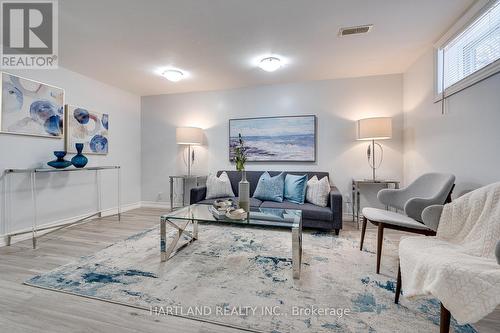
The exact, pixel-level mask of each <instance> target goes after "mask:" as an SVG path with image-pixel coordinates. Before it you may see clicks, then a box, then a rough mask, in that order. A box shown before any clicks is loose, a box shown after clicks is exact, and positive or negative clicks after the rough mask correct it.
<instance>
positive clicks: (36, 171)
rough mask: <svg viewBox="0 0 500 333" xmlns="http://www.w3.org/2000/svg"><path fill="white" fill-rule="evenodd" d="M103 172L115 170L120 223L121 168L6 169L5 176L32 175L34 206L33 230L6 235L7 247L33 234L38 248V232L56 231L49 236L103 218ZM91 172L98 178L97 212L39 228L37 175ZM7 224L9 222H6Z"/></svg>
mask: <svg viewBox="0 0 500 333" xmlns="http://www.w3.org/2000/svg"><path fill="white" fill-rule="evenodd" d="M102 170H115V171H116V177H117V186H116V193H117V205H118V211H117V214H113V215H117V216H118V221H120V220H121V194H120V192H121V189H120V187H121V175H120V166H99V167H87V168H72V167H70V168H67V169H53V168H34V169H6V170H5V171H4V175H5V176H8V175H10V174H15V173H18V174H19V173H24V174H29V175H30V188H31V201H32V204H33V220H32V226H31V230H25V231H19V232H13V233H8V234H6V236H7V245H10V243H11V238H12V237H15V236H19V235H24V234H27V233H31V234H32V240H33V248H34V249H35V248H36V241H37V237H41V236H37V232H38V231H43V230H48V229H54V230H52V231H50V232H47V233H45V234H44V235H47V234H49V233H51V232H54V231H57V230H60V229H62V228H66V227H68V226H71V225H73V224H76V223H82V222H83V221H84V220H87V219H89V218H91V217H94V216H99V217H100V216H102V212H103V210H102V207H101V178H100V171H102ZM85 171H86V172H89V171H94V172H95V173H96V177H97V186H96V195H97V212H95V213H91V214H89V215H86V216H84V217H82V218H79V219H78V220H76V221H72V222H68V223H64V224H59V225H56V226H45V227H38V221H37V220H38V216H37V191H36V178H37V174H39V173H66V172H85ZM3 194H4V201H5V202H4V207H7V187H6V186H4V193H3ZM5 219H6V220H7V216H6V215H5ZM6 222H7V221H6Z"/></svg>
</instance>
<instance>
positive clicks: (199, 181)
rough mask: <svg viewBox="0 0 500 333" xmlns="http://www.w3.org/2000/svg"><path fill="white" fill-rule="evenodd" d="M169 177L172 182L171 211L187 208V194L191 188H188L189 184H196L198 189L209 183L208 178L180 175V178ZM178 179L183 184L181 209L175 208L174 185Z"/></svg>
mask: <svg viewBox="0 0 500 333" xmlns="http://www.w3.org/2000/svg"><path fill="white" fill-rule="evenodd" d="M168 177H169V180H170V209H171V210H174V209H176V208H181V207H184V206H186V200H185V197H186V192H188V190H190V188H188V185H189V183H191V182H193V183H194V184H195V185H194V186H196V187H198V186H202V185H204V184H205V183H206V181H207V176H188V175H180V176H168ZM176 179H180V180H181V183H182V186H181V190H182V206H179V207H175V206H174V183H175V180H176Z"/></svg>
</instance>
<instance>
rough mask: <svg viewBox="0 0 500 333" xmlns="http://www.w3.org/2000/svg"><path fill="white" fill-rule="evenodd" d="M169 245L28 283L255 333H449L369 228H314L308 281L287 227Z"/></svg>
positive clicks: (154, 235)
mask: <svg viewBox="0 0 500 333" xmlns="http://www.w3.org/2000/svg"><path fill="white" fill-rule="evenodd" d="M173 235H174V231H173V230H172V234H171V236H173ZM159 243H160V240H159V230H158V228H155V229H150V230H146V231H144V232H141V233H139V234H137V235H134V236H132V237H129V238H128V239H126V240H124V241H121V242H118V243H116V244H114V245H112V246H110V247H108V248H105V249H104V250H101V251H99V252H97V253H95V254H93V255H90V256H86V257H82V258H80V259H79V260H78V261H76V262H74V263H71V264H68V265H65V266H61V267H59V268H57V269H55V270H53V271H50V272H48V273H45V274H42V275H39V276H35V277H33V278H31V279H30V280H29V281H27V282H26V284H28V285H32V286H37V287H41V288H47V289H51V290H57V291H62V292H66V293H71V294H76V295H80V296H85V297H92V298H97V299H101V300H105V301H111V302H115V303H120V304H124V305H128V306H133V307H139V308H143V309H145V310H146V311H149V312H150V313H151V315H153V316H161V315H166V314H173V315H178V316H185V317H190V318H194V319H197V320H203V321H209V322H216V323H221V324H223V325H229V326H235V327H240V328H244V329H247V330H252V331H264V332H438V331H439V327H438V325H439V302H438V301H437V300H435V299H420V300H413V301H410V300H407V299H405V298H404V296H403V297H401V302H400V305H396V304H394V289H395V277H396V270H397V257H396V255H397V249H396V244H395V243H391V242H390V241H386V242H384V254H383V257H382V262H383V266H382V272H383V274H382V275H377V274H375V273H374V271H375V254H374V253H373V248H374V246H375V242H374V238H373V235H372V233H369V235H367V240H366V250H365V251H363V252H361V251H359V232H355V231H352V232H347V231H345V232H341V236H340V237H336V236H333V235H332V234H329V233H317V232H306V233H305V234H304V236H303V252H304V255H303V265H302V273H301V278H300V280H294V279H293V278H292V264H291V259H290V258H291V233H290V232H289V231H286V230H276V229H266V228H251V227H241V226H229V225H214V224H202V225H200V230H199V240H197V241H195V242H194V243H192V244H190V245H189V246H187V247H186V248H184V249H183V250H182V251H181V252H179V253H178V254H177V255H176V256H174V257H173V258H172V259H170V260H169V261H167V262H165V263H161V262H160V253H159ZM452 325H453V328H454V329H455V332H459V333H465V332H475V330H474V329H473V328H472V327H471V326H458V325H456V323H453V322H452Z"/></svg>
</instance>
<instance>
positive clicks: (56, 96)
mask: <svg viewBox="0 0 500 333" xmlns="http://www.w3.org/2000/svg"><path fill="white" fill-rule="evenodd" d="M1 76H2V94H1V115H0V131H1V132H2V133H9V134H22V135H32V136H43V137H51V138H62V137H63V134H64V90H63V89H61V88H58V87H54V86H51V85H48V84H45V83H41V82H37V81H33V80H30V79H26V78H22V77H19V76H16V75H12V74H9V73H5V72H2V73H1Z"/></svg>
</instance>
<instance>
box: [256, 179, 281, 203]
mask: <svg viewBox="0 0 500 333" xmlns="http://www.w3.org/2000/svg"><path fill="white" fill-rule="evenodd" d="M284 188H285V174H284V173H283V172H282V173H280V174H279V175H277V176H274V177H271V175H269V173H268V172H264V173H263V174H262V176H260V179H259V183H258V184H257V188H256V189H255V192H254V194H253V197H254V198H257V199H259V200H268V201H276V202H282V201H283V192H284Z"/></svg>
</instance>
